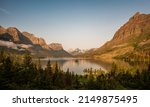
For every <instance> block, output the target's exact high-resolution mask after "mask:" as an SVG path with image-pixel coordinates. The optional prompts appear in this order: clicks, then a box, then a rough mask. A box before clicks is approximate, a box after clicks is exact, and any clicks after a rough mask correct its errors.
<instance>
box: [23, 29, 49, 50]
mask: <svg viewBox="0 0 150 107" xmlns="http://www.w3.org/2000/svg"><path fill="white" fill-rule="evenodd" d="M22 34H23V35H24V36H25V37H26V38H28V39H29V40H30V41H31V42H32V44H34V45H40V46H41V47H43V48H45V49H49V47H48V45H47V44H46V42H45V40H44V39H43V38H37V37H36V36H35V35H33V34H30V33H28V32H23V33H22Z"/></svg>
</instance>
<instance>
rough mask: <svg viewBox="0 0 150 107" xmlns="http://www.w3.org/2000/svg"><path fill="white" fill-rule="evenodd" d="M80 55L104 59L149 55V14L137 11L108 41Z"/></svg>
mask: <svg viewBox="0 0 150 107" xmlns="http://www.w3.org/2000/svg"><path fill="white" fill-rule="evenodd" d="M81 56H84V57H93V58H100V59H104V60H109V59H110V60H111V59H112V58H119V57H120V58H129V57H130V58H132V57H141V56H142V57H147V56H150V14H141V13H140V12H137V13H136V14H135V15H134V16H132V17H131V18H130V19H129V21H128V22H127V23H125V24H124V25H123V26H121V27H120V29H119V30H118V31H117V32H116V33H115V34H114V36H113V38H112V39H111V40H110V41H108V42H106V43H105V44H104V45H103V46H101V47H99V48H97V49H95V50H94V51H91V52H89V53H85V54H82V55H81Z"/></svg>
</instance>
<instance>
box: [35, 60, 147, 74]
mask: <svg viewBox="0 0 150 107" xmlns="http://www.w3.org/2000/svg"><path fill="white" fill-rule="evenodd" d="M48 60H50V61H51V65H52V66H54V65H55V64H56V62H57V63H58V65H59V67H60V68H61V69H62V70H63V71H64V72H66V71H67V69H69V71H70V72H74V73H75V74H84V73H83V70H84V69H90V68H92V69H93V70H99V69H101V70H103V71H105V72H108V71H110V70H111V65H112V62H114V63H115V64H116V65H117V66H118V67H119V68H122V69H126V70H127V69H143V68H146V67H147V64H145V63H142V64H139V63H137V64H136V63H135V62H134V63H128V62H124V61H120V60H113V61H112V62H111V63H110V62H109V63H107V62H105V61H101V60H94V59H76V58H45V59H41V65H42V67H43V68H45V67H46V65H47V61H48ZM35 62H36V63H37V62H38V61H37V60H35Z"/></svg>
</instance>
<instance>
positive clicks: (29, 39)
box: [0, 26, 71, 57]
mask: <svg viewBox="0 0 150 107" xmlns="http://www.w3.org/2000/svg"><path fill="white" fill-rule="evenodd" d="M8 44H9V45H8ZM12 44H13V46H11V45H12ZM1 46H2V47H7V48H8V47H11V48H12V49H16V50H17V49H18V50H20V49H26V50H28V51H29V52H31V53H32V54H34V55H38V56H40V55H42V56H43V57H44V56H56V57H60V56H62V57H63V56H64V57H67V56H71V55H70V54H69V53H67V52H66V51H65V50H64V49H63V47H62V45H61V44H59V43H52V44H50V45H47V44H46V42H45V40H44V39H43V38H38V37H36V36H35V35H34V34H31V33H28V32H22V33H21V32H20V31H19V30H18V29H17V28H15V27H9V28H6V29H5V28H3V27H2V26H0V47H1ZM14 47H15V48H14Z"/></svg>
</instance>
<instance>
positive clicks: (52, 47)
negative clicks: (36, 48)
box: [49, 43, 63, 50]
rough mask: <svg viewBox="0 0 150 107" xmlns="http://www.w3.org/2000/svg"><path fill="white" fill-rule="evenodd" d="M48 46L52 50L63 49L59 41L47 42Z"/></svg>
mask: <svg viewBox="0 0 150 107" xmlns="http://www.w3.org/2000/svg"><path fill="white" fill-rule="evenodd" d="M49 48H50V49H52V50H63V47H62V44H59V43H51V44H49Z"/></svg>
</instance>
